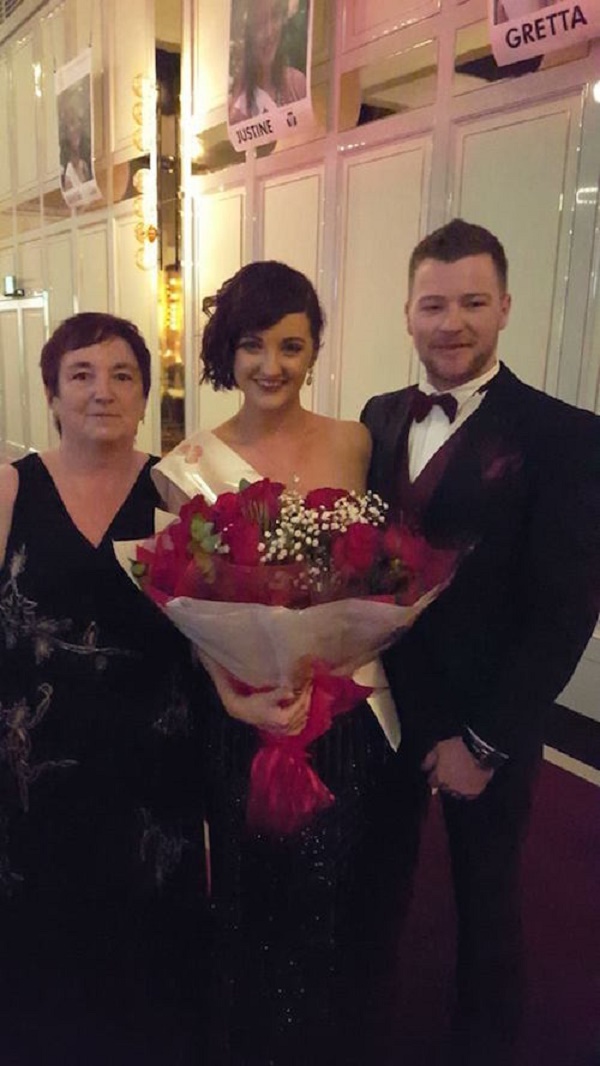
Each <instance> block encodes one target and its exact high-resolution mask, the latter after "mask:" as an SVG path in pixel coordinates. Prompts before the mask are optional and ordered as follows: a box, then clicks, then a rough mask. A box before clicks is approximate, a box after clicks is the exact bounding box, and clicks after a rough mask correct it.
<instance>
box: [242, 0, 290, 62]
mask: <svg viewBox="0 0 600 1066" xmlns="http://www.w3.org/2000/svg"><path fill="white" fill-rule="evenodd" d="M284 21H285V7H284V4H283V3H282V0H254V4H253V5H252V9H251V14H250V30H251V35H250V40H251V41H252V50H253V54H254V58H255V60H256V62H257V63H258V65H259V67H261V68H262V69H263V71H268V70H269V68H270V67H271V65H272V64H273V63H274V61H275V56H276V55H277V49H278V48H279V43H280V41H281V33H282V30H283V24H284Z"/></svg>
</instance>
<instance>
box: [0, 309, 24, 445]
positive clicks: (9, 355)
mask: <svg viewBox="0 0 600 1066" xmlns="http://www.w3.org/2000/svg"><path fill="white" fill-rule="evenodd" d="M0 352H1V353H2V362H3V367H4V429H5V440H6V443H7V444H8V445H9V446H10V447H11V448H20V449H25V448H26V447H27V445H28V441H27V440H26V423H25V411H24V396H25V390H24V387H23V386H24V375H23V363H22V359H21V354H20V342H19V321H18V313H17V311H16V310H14V311H2V312H0Z"/></svg>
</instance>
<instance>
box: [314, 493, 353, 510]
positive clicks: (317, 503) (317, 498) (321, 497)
mask: <svg viewBox="0 0 600 1066" xmlns="http://www.w3.org/2000/svg"><path fill="white" fill-rule="evenodd" d="M349 495H350V493H348V492H346V490H345V489H313V490H312V492H309V493H308V495H307V496H306V498H305V501H304V502H305V504H306V506H307V507H323V508H324V509H325V510H326V511H332V510H333V507H334V505H335V503H336V502H337V501H338V500H345V499H347V498H348V496H349Z"/></svg>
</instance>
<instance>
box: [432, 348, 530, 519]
mask: <svg viewBox="0 0 600 1066" xmlns="http://www.w3.org/2000/svg"><path fill="white" fill-rule="evenodd" d="M513 383H514V384H515V385H516V387H517V391H518V387H519V383H518V382H517V380H516V379H515V378H514V377H513V375H512V374H511V373H510V371H508V370H507V369H506V368H505V367H501V368H500V371H499V372H498V375H497V377H496V378H495V379H494V380H493V382H492V383H491V385H490V388H489V389H488V392H487V394H486V396H485V397H484V399H483V401H482V403H481V405H480V407H479V408H478V409H477V411H475V412H474V414H472V415H471V417H470V418H468V419H467V421H466V422H465V423H464V425H463V426H461V428H460V429H459V430H457V440H456V442H455V443H456V446H455V448H454V449H453V453H452V455H451V456H450V458H449V461H448V464H447V466H446V467H445V469H444V471H443V474H442V476H441V477H440V480H439V482H438V484H437V485H436V487H435V489H434V490H433V492H432V494H431V498H430V501H429V504H428V506H427V508H426V511H425V513H424V516H423V518H424V523H423V524H424V531H425V532H426V533H427V532H429V533H431V534H439V533H442V532H443V533H444V534H446V535H450V536H453V535H459V536H460V535H469V536H470V535H475V534H476V532H480V531H481V528H482V524H485V523H487V522H488V521H490V520H502V514H501V509H502V507H503V506H506V505H507V504H508V500H509V497H510V496H511V495H512V493H513V492H514V490H515V487H516V485H517V483H518V482H519V481H520V480H521V471H522V467H523V458H524V457H523V452H522V442H521V439H520V433H519V432H518V430H517V427H516V424H515V419H514V417H513V414H514V411H515V408H516V403H515V400H516V399H517V397H516V396H515V394H514V386H513ZM458 435H459V436H458ZM451 441H452V438H450V442H451ZM450 442H449V443H450Z"/></svg>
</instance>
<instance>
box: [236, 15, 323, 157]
mask: <svg viewBox="0 0 600 1066" xmlns="http://www.w3.org/2000/svg"><path fill="white" fill-rule="evenodd" d="M311 40H312V4H311V3H310V2H307V3H302V4H297V3H296V4H292V3H290V2H289V0H231V25H230V43H229V87H228V97H227V101H228V107H227V127H228V134H229V140H230V141H231V143H232V145H233V147H234V148H235V150H236V152H245V151H246V150H247V149H248V148H250V147H252V146H253V145H260V144H268V143H269V142H271V141H277V140H280V139H281V138H283V137H290V136H291V135H293V134H295V133H297V132H298V129H299V127H301V126H304V125H307V124H310V123H311V122H312V121H313V113H312V105H311V96H310V57H311Z"/></svg>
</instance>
